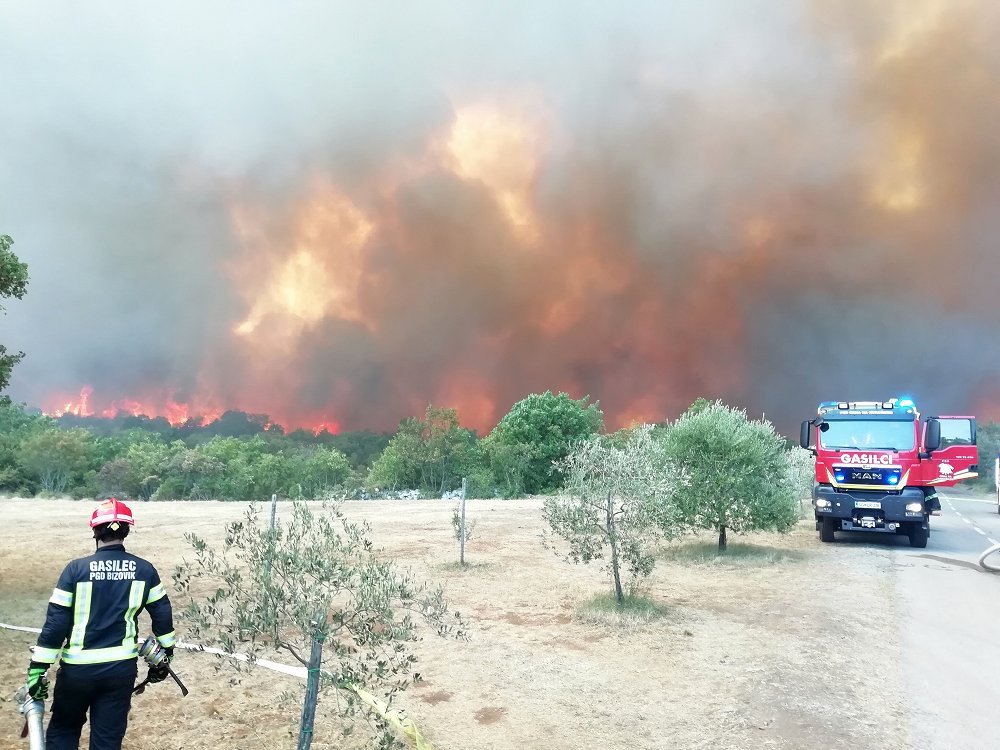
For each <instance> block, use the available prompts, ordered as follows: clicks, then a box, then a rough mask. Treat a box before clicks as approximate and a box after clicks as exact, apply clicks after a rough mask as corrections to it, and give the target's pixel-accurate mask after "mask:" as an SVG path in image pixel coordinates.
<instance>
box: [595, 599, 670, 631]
mask: <svg viewBox="0 0 1000 750" xmlns="http://www.w3.org/2000/svg"><path fill="white" fill-rule="evenodd" d="M668 614H669V610H668V609H667V608H666V607H663V606H662V605H660V604H657V603H656V602H654V601H653V600H652V599H649V598H647V597H644V596H638V595H636V594H629V595H627V596H626V597H625V598H624V600H622V601H621V602H619V601H618V599H617V598H616V597H615V596H613V595H611V594H598V595H597V596H595V597H593V598H592V599H590V600H588V601H586V602H584V603H583V604H581V605H580V606H579V607H578V608H577V616H578V617H579V618H580V619H581V620H582V621H583V622H586V623H588V624H590V625H599V626H601V627H603V628H605V629H613V630H618V631H622V632H625V633H630V632H633V631H636V630H639V629H640V628H642V627H643V626H645V625H648V624H649V623H652V622H656V621H657V620H662V619H663V618H664V617H666V616H667V615H668Z"/></svg>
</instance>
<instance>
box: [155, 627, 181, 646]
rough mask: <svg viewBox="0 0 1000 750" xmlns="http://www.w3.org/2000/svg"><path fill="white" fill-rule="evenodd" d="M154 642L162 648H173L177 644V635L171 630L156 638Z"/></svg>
mask: <svg viewBox="0 0 1000 750" xmlns="http://www.w3.org/2000/svg"><path fill="white" fill-rule="evenodd" d="M156 640H157V641H159V642H160V645H161V646H163V648H173V647H174V646H175V645H176V644H177V634H176V633H175V632H174V631H173V630H171V631H170V632H169V633H164V634H163V635H158V636H156Z"/></svg>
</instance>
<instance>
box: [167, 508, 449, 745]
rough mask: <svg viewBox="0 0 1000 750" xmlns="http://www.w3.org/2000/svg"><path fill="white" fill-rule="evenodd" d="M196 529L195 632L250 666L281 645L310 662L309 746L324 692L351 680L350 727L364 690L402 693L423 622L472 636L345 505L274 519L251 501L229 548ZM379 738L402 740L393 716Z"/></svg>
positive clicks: (179, 577) (188, 574)
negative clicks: (385, 554) (393, 729)
mask: <svg viewBox="0 0 1000 750" xmlns="http://www.w3.org/2000/svg"><path fill="white" fill-rule="evenodd" d="M185 538H186V539H187V541H188V542H189V543H190V544H191V546H192V548H193V551H194V559H193V560H191V561H187V560H185V561H184V563H182V564H181V565H180V566H178V567H177V569H176V571H175V572H174V576H173V579H174V583H175V585H176V587H177V589H178V590H179V591H180V592H181V594H182V597H184V598H186V600H187V601H186V608H185V609H184V610H183V618H184V620H185V621H186V623H187V625H188V629H189V633H190V636H191V637H192V638H193V639H195V640H197V641H199V642H200V643H203V644H205V645H217V646H219V647H220V648H221V649H222V650H223V651H225V652H226V653H227V654H236V653H245V654H247V656H248V657H249V659H250V661H249V663H250V664H252V663H253V662H254V661H256V659H257V658H258V657H259V656H261V655H262V654H263V653H264V652H265V651H268V650H271V651H273V650H276V649H277V650H284V651H287V652H288V653H289V654H291V655H292V657H293V658H295V659H296V660H297V661H298V662H299V663H301V664H302V665H303V666H306V667H308V670H309V676H310V678H311V679H310V681H309V683H308V685H307V691H306V700H305V702H304V705H303V715H302V722H301V729H300V737H299V745H298V747H299V748H308V747H309V746H310V742H311V739H312V721H313V716H314V713H315V704H316V700H317V699H318V695H319V693H321V692H323V691H324V690H326V689H330V688H341V689H344V692H343V694H342V695H343V699H342V700H338V701H337V706H338V708H337V711H338V713H339V714H340V716H341V717H342V718H343V720H344V724H343V729H344V732H345V733H349V732H350V731H352V729H353V721H352V717H354V716H355V715H356V712H357V711H358V709H359V707H360V706H361V704H360V703H359V700H358V693H356V692H355V690H356V689H357V690H361V691H362V692H364V691H372V692H375V693H380V694H383V695H386V696H388V697H389V698H390V700H391V697H392V696H393V695H394V694H395V693H396V692H397V691H400V690H404V689H405V688H406V687H407V685H408V684H410V683H411V682H414V681H416V680H417V679H419V674H418V673H415V672H414V671H413V666H414V663H415V662H416V657H415V656H414V655H413V654H412V653H411V652H410V650H409V649H408V647H407V643H408V642H410V641H414V640H416V639H417V636H418V630H419V628H418V625H419V623H420V622H421V621H422V622H423V623H425V624H426V625H429V627H431V628H433V629H434V630H435V631H436V632H437V633H438V634H439V635H443V636H449V635H450V636H462V635H464V623H463V621H462V619H461V616H460V615H459V614H458V613H457V612H456V613H454V615H453V616H449V615H448V607H447V604H446V603H445V601H444V598H443V596H442V591H441V589H440V588H437V589H433V590H431V589H428V588H427V587H426V586H425V585H423V584H416V583H414V581H413V580H411V578H410V577H409V576H408V575H407V574H406V573H404V572H402V571H400V570H399V569H397V567H396V566H395V564H394V563H392V562H391V561H384V560H382V559H380V558H379V556H378V555H377V554H376V551H375V549H374V547H373V545H372V542H371V541H370V540H369V538H368V527H367V526H366V525H358V524H354V523H351V522H349V521H348V520H347V519H346V518H345V517H344V516H343V514H342V513H341V511H340V510H339V509H338V508H337V507H336V506H335V505H329V504H324V505H323V507H322V510H320V511H317V512H314V511H313V510H311V509H310V508H309V507H307V506H306V505H305V504H304V503H295V504H293V511H292V514H291V518H290V519H289V520H288V521H287V522H286V523H284V524H280V523H279V524H277V525H276V526H275V528H273V529H272V528H270V527H269V525H268V524H266V523H264V524H262V522H261V513H260V509H259V508H258V507H257V506H256V505H251V506H250V508H249V509H248V510H247V512H246V515H245V516H244V518H243V520H241V521H237V522H234V523H231V524H229V525H228V526H227V527H226V537H225V541H224V543H223V545H222V548H221V550H216V549H213V547H212V546H210V545H209V544H208V543H207V542H206V541H204V540H203V539H201V538H199V537H197V536H195V535H194V534H191V533H189V534H186V535H185ZM319 644H322V648H318V647H317V646H318V645H319ZM317 661H321V663H317ZM232 664H233V666H234V667H235V668H237V669H239V668H240V666H239V661H236V660H233V662H232ZM376 739H377V741H378V744H379V747H393V746H394V744H393V743H394V739H393V738H392V736H391V734H390V733H389V729H388V726H387V725H386V724H385V722H384V721H383V722H379V721H376Z"/></svg>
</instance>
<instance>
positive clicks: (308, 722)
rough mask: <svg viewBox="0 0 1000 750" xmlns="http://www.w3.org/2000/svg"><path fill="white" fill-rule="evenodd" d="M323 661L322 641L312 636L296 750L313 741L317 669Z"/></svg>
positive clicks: (305, 746)
mask: <svg viewBox="0 0 1000 750" xmlns="http://www.w3.org/2000/svg"><path fill="white" fill-rule="evenodd" d="M322 663H323V641H322V640H321V639H320V637H319V636H318V635H317V636H314V637H313V642H312V650H311V651H310V653H309V669H308V671H307V672H306V697H305V699H304V700H303V702H302V722H301V723H300V724H299V743H298V745H296V750H309V748H310V747H311V746H312V741H313V724H314V723H315V721H316V704H317V703H318V702H319V669H320V664H322Z"/></svg>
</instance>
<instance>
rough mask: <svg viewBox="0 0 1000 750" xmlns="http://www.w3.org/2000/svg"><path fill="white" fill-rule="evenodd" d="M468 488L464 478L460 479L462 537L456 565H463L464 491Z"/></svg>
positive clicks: (460, 526) (460, 525)
mask: <svg viewBox="0 0 1000 750" xmlns="http://www.w3.org/2000/svg"><path fill="white" fill-rule="evenodd" d="M467 488H468V480H467V478H466V477H462V521H461V523H460V524H459V528H460V529H461V534H460V536H461V537H462V540H461V544H460V545H459V553H458V564H459V565H465V491H466V489H467Z"/></svg>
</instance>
